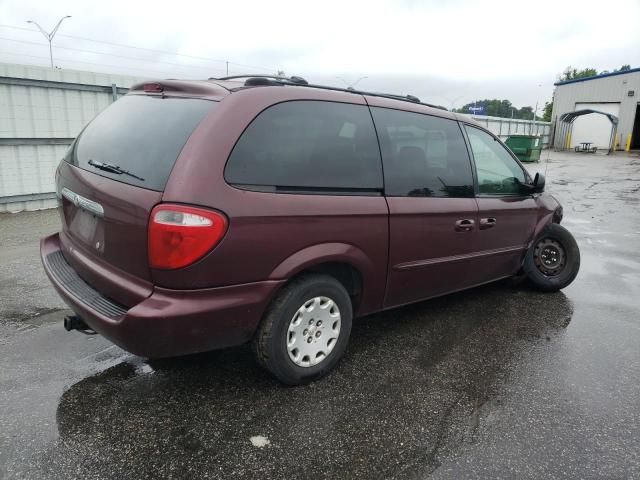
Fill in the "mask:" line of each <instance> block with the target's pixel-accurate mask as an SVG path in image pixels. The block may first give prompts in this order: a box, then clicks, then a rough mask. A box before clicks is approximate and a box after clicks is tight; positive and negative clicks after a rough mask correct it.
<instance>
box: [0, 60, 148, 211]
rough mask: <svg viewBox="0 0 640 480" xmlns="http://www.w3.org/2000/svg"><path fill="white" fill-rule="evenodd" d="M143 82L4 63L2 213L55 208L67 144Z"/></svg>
mask: <svg viewBox="0 0 640 480" xmlns="http://www.w3.org/2000/svg"><path fill="white" fill-rule="evenodd" d="M141 80H142V79H141V78H137V77H128V76H123V75H108V74H102V73H92V72H82V71H77V70H58V69H51V68H42V67H34V66H25V65H13V64H5V63H0V212H3V211H20V210H37V209H41V208H49V207H52V206H54V205H55V204H56V202H55V195H54V190H55V187H54V183H53V178H54V172H55V169H56V166H57V165H58V163H59V162H60V158H61V157H62V156H63V154H64V152H65V151H66V149H67V146H68V145H69V144H70V143H71V141H72V140H73V139H74V138H75V137H76V136H77V135H78V133H79V132H80V130H81V129H82V128H83V127H84V125H86V124H87V123H88V122H89V121H90V120H91V119H93V117H95V116H96V115H97V114H98V113H99V112H100V111H101V110H103V109H104V108H105V107H107V106H108V105H109V104H110V103H111V102H113V101H114V99H116V98H118V97H119V96H121V95H123V94H125V93H126V92H127V89H128V87H130V86H131V85H132V84H134V83H136V82H139V81H141ZM114 85H115V87H114Z"/></svg>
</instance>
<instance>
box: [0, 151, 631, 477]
mask: <svg viewBox="0 0 640 480" xmlns="http://www.w3.org/2000/svg"><path fill="white" fill-rule="evenodd" d="M546 156H547V153H546V152H543V161H541V163H540V164H534V165H532V166H531V167H530V169H531V170H532V171H535V170H541V171H543V172H544V171H545V168H547V191H549V192H551V193H552V194H554V195H555V196H556V197H557V198H558V199H559V200H560V201H561V202H562V204H563V205H564V211H565V219H564V221H563V225H565V226H566V227H567V228H568V229H569V230H571V231H572V232H573V234H574V235H575V236H576V238H577V240H578V243H579V245H580V248H581V254H582V268H581V271H580V274H579V275H578V278H577V279H576V281H575V282H574V283H573V284H572V285H571V286H569V287H568V288H566V289H565V290H564V291H562V292H559V293H553V294H544V293H540V292H537V291H535V290H532V289H530V288H528V287H527V286H526V285H513V284H512V283H511V282H499V283H496V284H492V285H488V286H484V287H481V288H477V289H474V290H469V291H467V292H462V293H458V294H455V295H451V296H448V297H443V298H439V299H436V300H432V301H428V302H423V303H419V304H415V305H412V306H409V307H405V308H401V309H397V310H393V311H388V312H385V313H381V314H377V315H372V316H369V317H366V318H362V319H359V320H357V321H356V322H355V324H354V327H353V331H352V338H351V342H350V345H349V347H348V349H347V353H346V356H345V358H344V360H343V361H342V362H341V364H340V366H339V367H338V369H337V370H336V371H335V372H334V373H333V374H331V375H330V376H329V377H327V378H325V379H323V380H321V381H318V382H316V383H313V384H311V385H308V386H305V387H297V388H290V387H284V386H282V385H280V384H279V383H278V382H277V381H276V380H274V379H273V378H272V377H270V376H269V375H268V374H267V373H265V372H264V371H262V370H260V368H259V367H258V366H257V365H256V364H255V363H254V361H253V358H252V356H251V352H250V349H249V348H248V347H246V346H245V347H239V348H234V349H228V350H224V351H218V352H212V353H207V354H202V355H196V356H190V357H186V358H179V359H169V360H162V361H146V360H145V359H143V358H139V357H136V356H132V355H129V354H127V353H126V352H124V351H122V350H120V349H119V348H117V347H115V346H113V345H111V344H110V343H109V342H108V341H106V340H104V339H103V338H101V337H99V336H89V337H88V336H85V335H82V334H80V333H66V332H65V331H64V330H63V328H62V318H63V316H64V315H65V314H68V313H69V311H68V310H66V309H65V306H64V304H63V303H62V302H61V300H60V299H59V298H58V297H57V295H56V294H55V292H54V290H53V288H52V287H50V285H49V283H48V281H47V279H46V277H45V275H44V272H43V271H42V268H41V265H40V260H39V257H38V239H39V238H40V237H41V236H43V235H45V234H48V233H51V232H54V231H56V230H57V228H58V218H57V212H56V211H53V210H50V211H41V212H29V213H21V214H15V215H1V216H0V245H1V248H0V298H1V302H0V478H6V479H14V478H24V479H39V478H43V479H44V478H46V479H58V478H60V479H70V478H96V479H97V478H100V479H128V478H132V479H133V478H135V479H140V478H288V479H294V478H385V479H386V478H399V479H405V478H425V477H431V478H451V479H459V478H478V477H480V478H640V382H639V381H638V379H639V378H640V253H639V248H640V159H639V158H638V155H637V153H636V154H635V156H629V155H615V156H600V155H577V154H558V153H551V159H550V161H549V163H548V165H545V162H544V159H545V158H546Z"/></svg>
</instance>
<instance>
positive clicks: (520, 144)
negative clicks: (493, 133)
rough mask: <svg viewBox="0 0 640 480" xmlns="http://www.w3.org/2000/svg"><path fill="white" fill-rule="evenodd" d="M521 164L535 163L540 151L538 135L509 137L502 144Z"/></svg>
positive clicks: (540, 140) (540, 145)
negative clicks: (505, 145) (504, 144)
mask: <svg viewBox="0 0 640 480" xmlns="http://www.w3.org/2000/svg"><path fill="white" fill-rule="evenodd" d="M504 143H506V144H507V147H509V148H510V149H511V151H512V152H513V153H515V154H516V157H518V159H519V160H520V161H521V162H537V161H539V160H540V152H541V151H542V137H540V136H538V135H511V136H509V138H507V141H506V142H504Z"/></svg>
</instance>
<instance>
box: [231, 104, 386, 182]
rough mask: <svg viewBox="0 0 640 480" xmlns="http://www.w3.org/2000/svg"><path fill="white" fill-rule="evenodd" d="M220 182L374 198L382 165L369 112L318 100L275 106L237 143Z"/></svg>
mask: <svg viewBox="0 0 640 480" xmlns="http://www.w3.org/2000/svg"><path fill="white" fill-rule="evenodd" d="M225 179H226V180H227V182H229V183H231V184H234V185H237V186H241V187H244V188H249V189H256V190H262V191H283V192H286V191H290V192H298V191H300V192H305V191H311V192H333V191H335V192H337V193H341V192H344V193H347V194H349V193H351V194H353V193H355V194H358V193H361V194H367V193H378V194H379V193H380V191H381V190H382V164H381V160H380V151H379V148H378V142H377V139H376V133H375V129H374V127H373V121H372V120H371V115H370V114H369V110H368V108H367V107H366V106H364V105H351V104H344V103H334V102H321V101H291V102H285V103H280V104H277V105H274V106H272V107H270V108H268V109H267V110H265V111H264V112H262V113H261V114H260V115H258V117H256V119H255V120H253V122H252V123H251V124H250V125H249V126H248V127H247V129H246V130H245V132H244V133H243V134H242V136H241V137H240V139H239V140H238V143H237V144H236V146H235V147H234V149H233V152H232V153H231V156H230V157H229V161H228V162H227V166H226V168H225Z"/></svg>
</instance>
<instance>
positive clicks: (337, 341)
mask: <svg viewBox="0 0 640 480" xmlns="http://www.w3.org/2000/svg"><path fill="white" fill-rule="evenodd" d="M352 317H353V312H352V305H351V299H350V298H349V294H348V293H347V291H346V290H345V288H344V287H343V286H342V284H341V283H340V282H338V281H337V280H336V279H335V278H333V277H331V276H329V275H320V274H309V275H303V276H301V277H299V278H297V279H295V280H293V281H292V282H291V283H290V284H288V285H286V286H285V287H284V288H283V290H282V291H281V292H280V293H279V294H278V295H277V297H276V298H275V299H274V300H273V301H272V302H271V305H270V306H269V308H268V309H267V312H266V314H265V316H264V318H263V319H262V322H261V324H260V327H259V328H258V331H257V333H256V336H255V338H254V341H253V347H254V352H255V355H256V358H257V360H258V363H260V364H261V365H262V366H263V367H264V368H266V369H267V370H268V371H269V372H271V373H272V374H273V375H274V376H275V377H276V378H278V380H280V381H281V382H283V383H285V384H287V385H301V384H304V383H308V382H310V381H313V380H317V379H319V378H321V377H323V376H324V375H326V374H327V373H329V372H330V371H331V370H333V368H335V366H336V365H337V363H338V362H339V360H340V358H341V357H342V355H343V354H344V351H345V349H346V347H347V343H348V341H349V334H350V333H351V323H352Z"/></svg>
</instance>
